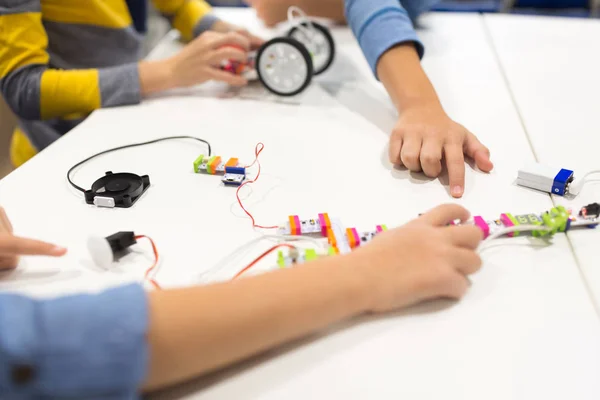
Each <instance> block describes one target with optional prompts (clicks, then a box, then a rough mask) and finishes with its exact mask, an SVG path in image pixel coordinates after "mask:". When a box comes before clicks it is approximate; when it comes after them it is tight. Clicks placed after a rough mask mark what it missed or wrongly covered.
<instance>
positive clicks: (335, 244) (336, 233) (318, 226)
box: [277, 213, 387, 254]
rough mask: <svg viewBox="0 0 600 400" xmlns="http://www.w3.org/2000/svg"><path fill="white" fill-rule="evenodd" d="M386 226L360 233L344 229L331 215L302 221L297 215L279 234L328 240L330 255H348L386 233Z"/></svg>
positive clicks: (289, 218)
mask: <svg viewBox="0 0 600 400" xmlns="http://www.w3.org/2000/svg"><path fill="white" fill-rule="evenodd" d="M386 230H387V227H386V226H385V225H378V226H377V227H376V229H375V231H371V232H363V233H359V232H358V231H357V230H356V228H344V227H343V226H342V224H341V222H340V221H339V220H336V219H330V217H329V214H327V213H323V214H319V215H318V216H317V217H316V218H310V219H306V220H301V219H300V218H299V217H298V216H297V215H291V216H289V217H288V220H287V222H286V223H285V224H284V225H282V226H280V227H279V229H278V231H277V233H278V234H280V235H287V236H290V235H292V236H310V237H315V238H327V242H328V244H329V253H330V254H346V253H349V252H350V251H352V250H353V249H355V248H357V247H359V246H361V245H363V244H366V243H368V242H370V241H371V240H373V238H374V237H375V236H376V235H377V234H379V233H381V232H383V231H386Z"/></svg>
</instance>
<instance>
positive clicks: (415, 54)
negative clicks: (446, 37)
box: [345, 0, 493, 197]
mask: <svg viewBox="0 0 600 400" xmlns="http://www.w3.org/2000/svg"><path fill="white" fill-rule="evenodd" d="M432 3H434V2H431V1H429V2H428V1H419V0H403V1H401V2H400V1H398V0H372V1H371V0H345V12H346V18H347V20H348V24H349V25H350V27H351V28H352V31H353V32H354V35H355V36H356V38H357V39H358V42H359V44H360V46H361V48H362V50H363V52H364V54H365V57H366V58H367V61H368V62H369V65H370V66H371V69H372V70H373V73H374V74H375V75H376V76H377V77H378V78H379V79H380V80H381V82H382V83H383V84H384V86H385V88H386V89H387V91H388V93H389V94H390V97H391V98H392V100H393V102H394V104H395V105H396V107H397V109H398V112H399V114H400V118H399V120H398V123H397V124H396V127H395V128H394V131H393V132H392V136H391V138H390V148H389V158H390V162H392V163H393V164H395V165H399V166H405V167H406V168H408V169H410V170H411V171H416V172H418V171H423V172H424V173H425V174H426V175H427V176H430V177H436V176H438V175H439V174H440V173H441V171H442V165H441V162H442V159H443V158H444V159H445V161H446V165H447V167H448V174H449V179H450V188H451V194H452V196H454V197H461V196H462V195H463V192H464V174H465V165H464V156H463V153H464V154H466V155H467V156H469V157H471V158H473V159H474V160H475V161H476V163H477V166H478V167H479V168H480V169H481V170H483V171H486V172H488V171H490V170H491V169H492V167H493V165H492V163H491V161H490V158H489V157H490V154H489V151H488V149H487V148H486V147H485V146H483V145H482V144H481V143H480V142H479V140H477V138H476V137H475V135H473V134H472V133H471V132H469V131H468V130H467V129H466V128H465V127H464V126H462V125H460V124H458V123H456V122H454V121H453V120H452V119H450V117H448V115H447V114H446V113H445V111H444V109H443V108H442V105H441V103H440V101H439V99H438V97H437V94H436V92H435V89H434V88H433V86H432V84H431V82H430V81H429V79H428V77H427V75H426V74H425V72H424V71H423V68H422V67H421V64H420V58H421V57H422V56H423V53H424V47H423V44H422V43H421V42H420V41H419V39H418V37H417V34H416V32H415V30H414V28H413V25H412V20H414V19H416V18H417V16H418V15H419V14H420V13H422V12H423V11H425V10H426V9H427V8H428V6H430V5H431V4H432ZM403 5H404V7H403Z"/></svg>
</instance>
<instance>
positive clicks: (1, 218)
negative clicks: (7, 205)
mask: <svg viewBox="0 0 600 400" xmlns="http://www.w3.org/2000/svg"><path fill="white" fill-rule="evenodd" d="M0 224H1V226H0V232H2V231H6V232H8V233H13V226H12V224H11V223H10V219H8V216H7V215H6V211H4V208H2V207H0Z"/></svg>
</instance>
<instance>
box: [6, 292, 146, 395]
mask: <svg viewBox="0 0 600 400" xmlns="http://www.w3.org/2000/svg"><path fill="white" fill-rule="evenodd" d="M147 329H148V304H147V298H146V293H145V291H144V289H143V288H142V287H141V286H139V285H127V286H122V287H119V288H115V289H109V290H106V291H104V292H102V293H99V294H93V295H75V296H66V297H59V298H56V299H49V300H35V299H32V298H28V297H25V296H21V295H16V294H0V398H10V399H25V398H27V399H29V398H42V397H43V398H46V397H48V398H88V399H89V398H103V399H135V398H137V397H138V388H139V386H140V384H141V383H142V382H143V380H144V378H145V376H146V369H147V364H148V357H149V356H148V348H147V343H146V333H147Z"/></svg>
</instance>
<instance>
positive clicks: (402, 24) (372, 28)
mask: <svg viewBox="0 0 600 400" xmlns="http://www.w3.org/2000/svg"><path fill="white" fill-rule="evenodd" d="M345 11H346V18H347V19H348V23H349V25H350V27H351V29H352V31H353V33H354V35H355V36H356V39H357V40H358V43H359V45H360V47H361V49H362V51H363V53H364V55H365V57H366V59H367V61H368V63H369V66H370V67H371V70H372V71H373V74H375V75H376V76H377V63H378V62H379V59H380V58H381V56H382V55H383V54H384V53H385V52H387V51H388V50H389V49H391V48H392V47H394V46H397V45H399V44H403V43H413V44H414V45H415V48H416V50H417V52H418V54H419V57H421V58H422V57H423V54H424V53H425V48H424V46H423V44H422V43H421V41H420V40H419V38H418V37H417V33H416V32H415V29H414V27H413V24H412V21H411V18H410V17H409V15H408V13H407V11H406V10H405V9H404V8H402V7H401V6H400V2H399V1H398V0H384V1H378V2H369V1H365V0H346V7H345Z"/></svg>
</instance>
